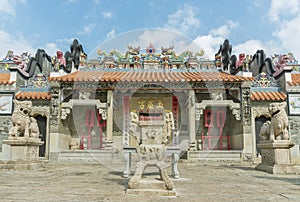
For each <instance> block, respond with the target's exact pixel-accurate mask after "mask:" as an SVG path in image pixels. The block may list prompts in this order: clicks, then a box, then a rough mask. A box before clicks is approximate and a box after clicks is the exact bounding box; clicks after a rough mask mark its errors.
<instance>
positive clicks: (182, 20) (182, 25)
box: [165, 4, 200, 34]
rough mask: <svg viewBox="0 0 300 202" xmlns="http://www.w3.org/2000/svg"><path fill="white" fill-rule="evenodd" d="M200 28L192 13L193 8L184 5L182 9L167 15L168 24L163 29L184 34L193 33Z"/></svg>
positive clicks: (198, 21)
mask: <svg viewBox="0 0 300 202" xmlns="http://www.w3.org/2000/svg"><path fill="white" fill-rule="evenodd" d="M199 26H200V20H199V19H198V18H197V17H196V15H195V13H194V8H193V7H192V6H190V5H188V4H184V7H183V8H182V9H178V10H177V11H176V12H175V13H173V14H170V15H168V22H167V24H166V25H165V28H167V29H171V30H175V31H178V32H181V33H184V34H187V33H190V32H195V30H197V28H199Z"/></svg>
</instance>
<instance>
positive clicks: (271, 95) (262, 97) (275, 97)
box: [251, 92, 286, 101]
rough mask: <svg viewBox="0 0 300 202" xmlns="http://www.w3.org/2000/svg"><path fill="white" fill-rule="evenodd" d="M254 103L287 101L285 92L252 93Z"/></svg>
mask: <svg viewBox="0 0 300 202" xmlns="http://www.w3.org/2000/svg"><path fill="white" fill-rule="evenodd" d="M251 100H252V101H285V100H286V94H285V93H284V92H251Z"/></svg>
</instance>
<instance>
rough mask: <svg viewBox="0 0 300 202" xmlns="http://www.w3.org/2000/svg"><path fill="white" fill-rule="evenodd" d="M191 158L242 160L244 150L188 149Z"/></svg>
mask: <svg viewBox="0 0 300 202" xmlns="http://www.w3.org/2000/svg"><path fill="white" fill-rule="evenodd" d="M188 159H189V160H208V161H209V160H224V161H226V160H228V161H230V160H232V161H241V159H242V151H236V150H224V151H222V150H219V151H211V150H210V151H188Z"/></svg>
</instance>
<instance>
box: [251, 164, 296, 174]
mask: <svg viewBox="0 0 300 202" xmlns="http://www.w3.org/2000/svg"><path fill="white" fill-rule="evenodd" d="M255 169H256V170H261V171H265V172H267V173H271V174H299V173H300V172H299V170H298V169H297V168H296V167H294V165H293V164H275V165H273V166H270V165H266V164H259V165H257V166H256V167H255Z"/></svg>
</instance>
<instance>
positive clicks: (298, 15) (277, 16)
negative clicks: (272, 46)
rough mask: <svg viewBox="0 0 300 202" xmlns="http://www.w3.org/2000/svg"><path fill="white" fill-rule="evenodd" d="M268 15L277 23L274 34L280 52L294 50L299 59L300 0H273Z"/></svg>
mask: <svg viewBox="0 0 300 202" xmlns="http://www.w3.org/2000/svg"><path fill="white" fill-rule="evenodd" d="M268 17H269V20H270V21H271V22H273V23H274V24H275V25H276V29H275V31H273V36H275V37H276V38H277V41H276V42H277V47H280V49H278V50H280V51H281V52H279V53H286V52H292V53H293V54H294V56H295V57H296V59H297V58H298V59H299V58H300V49H299V47H300V40H299V38H300V27H299V24H300V2H299V1H298V0H289V1H285V0H272V2H271V5H270V9H269V11H268ZM278 50H277V51H278ZM283 51H285V52H283ZM273 52H275V51H273Z"/></svg>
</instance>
